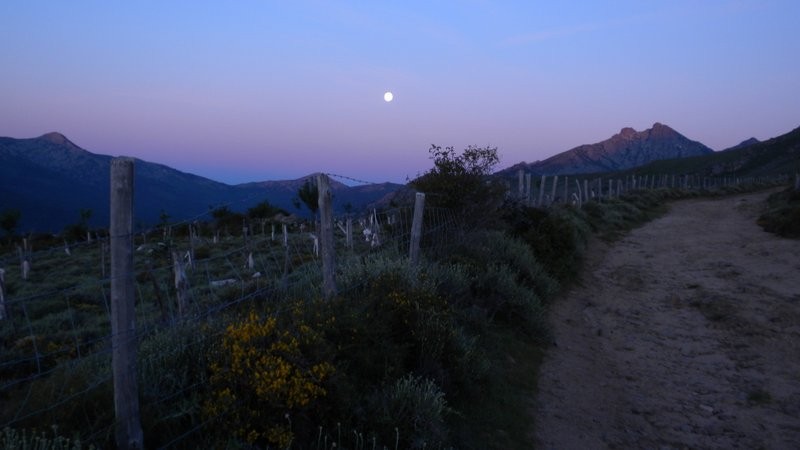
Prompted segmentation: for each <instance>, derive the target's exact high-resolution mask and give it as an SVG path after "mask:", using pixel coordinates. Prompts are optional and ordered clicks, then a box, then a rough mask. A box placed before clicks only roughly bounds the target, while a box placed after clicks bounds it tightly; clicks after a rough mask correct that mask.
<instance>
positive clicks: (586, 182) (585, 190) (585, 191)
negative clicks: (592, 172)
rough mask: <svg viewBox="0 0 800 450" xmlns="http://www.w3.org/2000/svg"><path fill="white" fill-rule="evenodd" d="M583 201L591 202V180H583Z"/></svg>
mask: <svg viewBox="0 0 800 450" xmlns="http://www.w3.org/2000/svg"><path fill="white" fill-rule="evenodd" d="M583 202H584V203H589V180H586V179H584V180H583Z"/></svg>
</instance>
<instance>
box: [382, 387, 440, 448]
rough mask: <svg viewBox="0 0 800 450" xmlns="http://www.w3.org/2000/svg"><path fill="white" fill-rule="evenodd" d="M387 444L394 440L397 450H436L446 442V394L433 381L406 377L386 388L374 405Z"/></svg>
mask: <svg viewBox="0 0 800 450" xmlns="http://www.w3.org/2000/svg"><path fill="white" fill-rule="evenodd" d="M371 404H372V405H371V409H372V410H373V411H372V413H373V414H374V415H375V417H376V419H377V420H376V425H378V426H379V429H378V430H379V432H380V434H381V435H382V436H383V437H384V439H385V442H391V441H390V440H389V438H391V437H395V440H396V445H397V446H398V448H409V449H420V448H427V447H430V448H436V447H437V446H441V445H443V444H446V443H447V435H448V430H447V426H446V424H445V417H446V416H447V414H448V413H450V409H449V408H448V406H447V400H446V399H445V394H444V392H442V390H441V389H440V388H439V386H437V385H436V383H435V382H433V381H432V380H430V379H425V378H422V377H418V376H414V375H406V376H404V377H402V378H400V379H398V380H396V381H395V382H394V383H391V384H388V385H386V386H385V387H384V388H383V389H381V391H379V392H378V393H377V394H376V395H375V396H374V397H373V399H372V402H371ZM392 435H394V436H392Z"/></svg>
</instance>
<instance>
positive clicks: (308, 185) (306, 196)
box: [297, 178, 319, 216]
mask: <svg viewBox="0 0 800 450" xmlns="http://www.w3.org/2000/svg"><path fill="white" fill-rule="evenodd" d="M297 197H299V198H300V201H302V202H303V204H304V205H306V207H307V208H308V209H309V211H311V214H312V215H314V216H316V215H317V210H318V209H319V188H318V187H317V183H315V182H313V181H312V180H311V178H309V179H307V180H306V182H305V183H303V185H302V186H301V187H300V189H298V190H297Z"/></svg>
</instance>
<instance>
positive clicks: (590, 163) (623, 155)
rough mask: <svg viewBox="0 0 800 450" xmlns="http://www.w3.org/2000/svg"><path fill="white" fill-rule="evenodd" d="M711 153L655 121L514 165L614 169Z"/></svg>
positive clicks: (541, 169) (547, 170)
mask: <svg viewBox="0 0 800 450" xmlns="http://www.w3.org/2000/svg"><path fill="white" fill-rule="evenodd" d="M712 152H713V151H712V150H711V149H710V148H708V147H706V146H705V145H703V144H701V143H699V142H696V141H692V140H690V139H688V138H686V137H685V136H683V135H682V134H680V133H678V132H677V131H675V130H673V129H672V128H670V127H668V126H667V125H664V124H662V123H660V122H656V123H654V124H653V126H652V128H649V129H647V130H644V131H636V130H634V129H633V128H631V127H625V128H622V129H621V130H620V132H619V133H618V134H615V135H613V136H611V137H610V138H609V139H606V140H605V141H601V142H597V143H594V144H586V145H581V146H578V147H575V148H573V149H571V150H567V151H565V152H562V153H559V154H557V155H554V156H551V157H550V158H547V159H546V160H544V161H538V162H535V163H532V164H527V165H519V164H518V165H517V166H515V168H517V169H520V168H527V170H531V171H533V172H535V173H538V174H546V175H559V174H577V173H597V172H613V171H618V170H625V169H630V168H633V167H638V166H642V165H644V164H647V163H649V162H651V161H656V160H659V159H672V158H685V157H687V156H698V155H705V154H709V153H712Z"/></svg>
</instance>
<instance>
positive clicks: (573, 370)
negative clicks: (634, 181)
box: [533, 192, 800, 450]
mask: <svg viewBox="0 0 800 450" xmlns="http://www.w3.org/2000/svg"><path fill="white" fill-rule="evenodd" d="M769 193H770V192H759V193H753V194H747V195H740V196H735V197H727V198H722V199H700V200H696V199H695V200H687V201H680V202H675V203H674V204H672V205H671V208H670V211H669V212H668V213H667V214H666V215H664V216H662V217H661V218H660V219H657V220H655V221H652V222H650V223H648V224H647V225H645V226H643V227H641V228H639V229H636V230H633V231H631V232H630V233H629V234H628V235H626V236H625V237H624V238H622V239H620V240H618V241H615V242H613V243H611V244H607V243H604V242H600V241H595V242H592V243H591V244H590V250H589V255H588V257H587V264H586V269H585V271H584V275H583V276H582V279H581V281H580V283H578V285H577V286H575V287H574V288H573V289H571V290H570V291H569V292H568V293H566V294H565V296H564V297H563V298H561V299H559V300H558V301H557V302H556V303H555V304H554V306H553V308H552V310H551V311H550V318H549V319H550V323H551V326H552V329H553V336H554V342H553V346H552V348H550V349H548V351H547V355H546V356H545V360H544V362H543V365H542V367H541V372H540V375H539V382H538V394H537V398H536V402H535V407H534V417H535V435H534V437H533V438H534V442H535V444H536V448H542V449H559V450H561V449H602V448H625V449H627V448H631V449H633V448H635V449H640V448H647V449H683V448H692V449H695V448H697V449H732V448H742V449H758V448H765V449H798V448H800V241H798V240H788V239H784V238H780V237H777V236H775V235H772V234H769V233H766V232H764V231H763V230H762V229H761V228H760V227H759V226H758V225H757V224H756V219H757V217H758V215H759V214H760V213H761V211H762V209H763V207H764V206H765V200H766V197H767V196H768V195H769Z"/></svg>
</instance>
